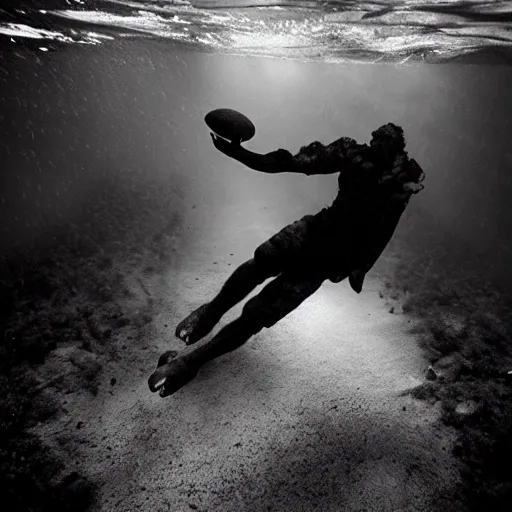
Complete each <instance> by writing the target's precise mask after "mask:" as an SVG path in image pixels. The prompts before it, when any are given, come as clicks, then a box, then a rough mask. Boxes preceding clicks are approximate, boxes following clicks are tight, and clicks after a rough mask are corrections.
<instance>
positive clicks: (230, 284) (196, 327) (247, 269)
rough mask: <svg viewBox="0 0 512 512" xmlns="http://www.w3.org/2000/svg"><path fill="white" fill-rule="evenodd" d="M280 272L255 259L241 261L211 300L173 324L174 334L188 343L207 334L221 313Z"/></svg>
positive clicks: (220, 316)
mask: <svg viewBox="0 0 512 512" xmlns="http://www.w3.org/2000/svg"><path fill="white" fill-rule="evenodd" d="M276 272H277V273H278V272H279V271H278V270H277V271H276V270H275V269H273V268H271V267H268V266H266V265H264V264H261V263H260V262H259V261H258V260H256V259H255V258H252V259H250V260H248V261H246V262H245V263H242V265H240V266H239V267H238V268H237V269H236V270H235V271H234V272H233V273H232V274H231V276H230V277H229V278H228V280H227V281H226V282H225V283H224V285H223V287H222V288H221V290H220V292H219V293H218V294H217V295H216V296H215V298H214V299H213V300H211V301H210V302H207V303H206V304H203V305H202V306H199V308H197V309H196V310H195V311H193V312H192V313H191V314H190V315H189V316H187V318H185V320H183V321H182V322H180V323H179V324H178V327H176V336H177V337H178V338H180V339H181V340H183V341H184V342H185V343H186V344H187V345H191V344H192V343H195V342H197V341H199V340H200V339H201V338H203V337H204V336H206V335H207V334H208V333H209V332H210V331H211V330H212V329H213V328H214V327H215V325H217V323H218V322H219V320H220V319H221V318H222V316H223V315H224V314H225V313H226V312H227V311H229V310H230V309H231V308H232V307H233V306H235V305H236V304H238V303H239V302H240V301H241V300H242V299H244V298H245V297H247V295H249V293H251V292H252V291H253V290H254V288H256V287H257V286H258V285H260V284H262V283H263V282H264V281H265V280H267V279H268V278H269V277H274V276H275V275H277V273H276Z"/></svg>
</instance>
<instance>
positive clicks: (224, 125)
mask: <svg viewBox="0 0 512 512" xmlns="http://www.w3.org/2000/svg"><path fill="white" fill-rule="evenodd" d="M204 121H205V123H206V124H207V125H208V127H209V128H210V129H211V130H212V131H213V132H215V133H216V134H217V135H220V136H221V137H224V138H225V139H228V140H230V141H231V142H233V141H236V142H245V141H246V140H250V139H252V138H253V137H254V134H255V133H256V127H255V126H254V124H253V123H252V121H251V120H250V119H249V118H248V117H247V116H244V115H243V114H241V113H240V112H237V111H236V110H233V109H231V108H218V109H216V110H212V111H211V112H208V114H206V116H205V118H204Z"/></svg>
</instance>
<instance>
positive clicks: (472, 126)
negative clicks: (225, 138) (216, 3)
mask: <svg viewBox="0 0 512 512" xmlns="http://www.w3.org/2000/svg"><path fill="white" fill-rule="evenodd" d="M22 4H23V5H21V7H20V4H16V5H15V7H13V5H14V3H13V2H11V3H10V4H2V5H3V7H2V17H3V19H4V20H5V21H4V22H3V44H2V45H1V47H0V51H1V55H0V58H1V61H0V119H1V120H2V125H3V132H2V135H1V136H0V161H1V162H2V173H1V175H0V185H1V188H0V191H1V193H0V218H1V219H2V223H1V224H0V240H1V252H2V253H5V252H7V251H9V250H10V249H11V248H12V247H14V246H23V245H24V244H28V243H36V244H43V245H44V244H46V245H48V244H51V243H52V240H53V239H54V237H57V236H58V234H59V232H62V231H66V230H68V231H69V230H70V229H71V230H73V229H79V228H80V229H81V228H83V227H84V226H86V227H87V229H88V230H89V232H90V233H93V234H94V235H95V236H96V235H98V236H100V235H101V236H100V238H101V237H103V239H109V240H111V241H114V242H117V243H119V244H123V243H126V240H127V236H128V234H129V233H132V232H133V233H135V232H143V233H149V232H151V230H157V231H158V230H165V229H167V226H174V227H173V229H175V228H176V226H179V227H180V230H181V231H180V234H179V235H176V236H178V238H179V243H181V244H182V245H184V246H190V247H191V248H193V247H196V248H197V247H202V248H203V249H204V250H213V249H209V248H212V247H213V246H214V245H215V236H216V234H219V233H220V232H221V231H222V232H226V233H227V232H229V233H233V234H232V235H230V236H232V237H233V238H234V239H236V233H237V231H236V230H237V229H238V228H237V226H239V224H237V220H236V219H237V216H240V215H242V216H244V218H247V216H249V217H250V218H254V223H253V230H252V232H251V234H250V235H248V236H249V239H248V240H249V243H247V242H246V243H244V244H243V247H241V250H243V251H245V253H244V255H245V256H250V254H251V251H252V250H253V249H254V247H255V246H256V244H258V243H260V242H261V241H263V240H264V239H265V238H266V237H268V236H270V235H271V234H272V233H273V231H275V230H277V229H279V228H281V227H282V226H283V225H284V224H286V223H288V222H290V221H292V220H295V219H296V218H297V217H298V216H300V215H303V214H306V213H313V212H315V211H317V210H318V209H319V208H321V207H323V206H325V205H327V204H330V202H331V201H332V199H333V197H334V194H335V178H333V177H310V178H308V177H298V176H287V175H283V176H274V177H268V176H262V175H259V174H257V173H254V172H250V171H249V172H248V171H246V170H243V169H241V168H240V166H238V164H236V163H235V162H232V161H229V160H227V159H226V158H225V157H224V156H223V155H220V154H218V153H217V152H216V151H215V150H214V149H213V148H212V146H211V141H210V139H209V134H208V130H207V129H206V127H205V125H204V122H203V118H204V115H205V114H206V113H207V112H208V111H209V110H211V109H213V108H218V107H220V106H230V107H231V108H235V109H238V110H241V111H242V112H244V113H245V114H247V115H248V116H249V117H250V118H251V119H252V120H253V121H254V123H255V124H256V127H257V135H256V137H255V138H254V139H253V140H252V141H250V142H249V143H248V147H249V148H250V149H253V150H255V151H260V152H267V151H271V150H274V149H277V148H278V147H283V148H286V149H289V150H291V151H296V150H298V149H299V147H300V146H301V145H304V144H307V143H309V142H311V141H314V140H320V141H323V142H325V143H328V142H330V141H332V140H335V139H336V138H338V137H340V136H350V137H354V138H356V139H358V140H359V141H361V142H363V141H368V139H369V137H370V132H371V131H372V130H374V129H375V128H376V127H377V126H379V125H380V124H383V123H386V122H389V121H392V122H395V123H398V124H400V125H402V126H403V127H404V129H405V133H406V135H407V140H408V148H409V151H410V153H411V155H413V156H414V157H415V158H416V159H417V160H418V161H419V162H420V164H421V165H422V166H423V167H424V169H425V171H426V173H427V177H428V178H427V181H426V185H427V188H426V190H425V191H424V192H422V194H420V195H419V196H417V197H415V198H414V200H413V204H412V205H411V207H410V209H409V212H410V213H411V215H410V217H408V219H409V220H407V219H406V220H404V223H405V224H403V225H408V226H409V228H411V224H407V223H412V222H414V219H415V218H420V217H421V218H422V219H424V221H425V222H427V223H428V226H429V229H432V230H436V229H439V230H443V231H444V232H445V233H448V236H449V237H451V238H453V240H461V241H466V242H468V243H469V244H470V246H471V247H472V248H473V249H475V250H477V251H479V252H480V253H481V254H482V255H483V262H484V263H483V265H484V266H485V272H489V273H494V274H496V275H498V276H500V278H501V279H503V278H507V279H508V278H509V277H510V272H509V262H510V255H511V252H510V251H511V248H512V241H511V236H512V235H510V233H512V213H511V210H512V209H511V208H510V199H509V198H510V196H511V193H512V179H511V172H512V149H511V146H510V134H511V133H512V122H511V119H512V94H510V91H512V67H510V66H508V65H492V66H490V65H484V64H482V63H481V64H480V65H468V64H465V65H463V64H455V63H453V62H452V63H451V64H449V65H443V66H439V65H426V64H425V63H424V62H420V63H418V62H414V61H415V60H417V59H418V58H419V59H420V60H423V61H428V62H431V61H434V62H438V61H442V62H445V61H446V60H447V59H455V60H457V59H460V58H461V57H464V55H466V54H467V55H470V56H471V58H472V59H473V61H474V62H476V61H477V60H478V59H476V54H478V52H483V51H490V52H491V53H480V54H479V55H480V57H481V59H480V60H482V59H483V57H484V56H485V58H486V59H487V57H489V59H490V61H491V62H492V63H493V64H498V62H501V61H502V60H503V58H504V57H506V55H507V52H508V44H509V43H508V40H507V37H508V36H507V35H506V34H508V31H509V30H510V19H509V17H510V14H509V13H510V10H509V5H508V3H503V2H490V3H478V4H477V3H474V2H473V3H471V2H466V3H464V4H455V3H453V2H452V3H450V2H448V3H446V2H445V3H439V2H429V3H428V5H427V4H426V3H419V2H412V3H411V2H407V3H400V4H398V3H397V4H395V6H394V7H393V6H392V8H391V9H387V10H383V4H377V3H357V5H356V4H354V3H350V2H348V3H342V2H329V3H327V4H325V3H324V4H323V5H322V6H321V7H316V8H305V7H302V8H298V7H295V8H293V9H291V8H289V7H281V8H274V9H268V8H266V9H255V8H253V9H230V10H203V9H196V8H194V7H192V6H191V5H189V4H188V3H186V2H185V3H184V2H181V4H180V5H173V4H172V2H168V1H167V2H165V1H160V2H143V3H137V2H117V1H116V2H113V1H108V2H107V1H104V0H102V1H95V2H86V1H84V2H76V1H72V0H63V1H60V0H55V1H52V2H42V1H40V2H38V1H37V0H33V1H31V2H29V3H27V2H24V3H22ZM185 4H186V5H185ZM310 4H311V2H309V5H310ZM386 4H388V3H386ZM434 4H435V5H434ZM301 5H303V6H304V5H305V4H304V3H302V4H301ZM41 9H42V11H43V12H41ZM335 9H337V10H335ZM349 13H352V14H350V15H349ZM363 15H364V16H363ZM356 18H357V19H356ZM347 20H348V21H347ZM421 20H423V21H426V20H428V23H427V24H425V23H423V22H422V23H423V24H420V23H419V22H420V21H421ZM427 25H428V26H427ZM30 27H32V28H30ZM36 27H38V28H36ZM178 27H182V32H179V31H178ZM378 27H380V28H378ZM382 27H386V28H385V30H384V31H382V30H381V29H382ZM429 27H430V28H429ZM433 27H434V28H435V27H437V28H435V29H434V28H433ZM185 28H188V30H185ZM477 32H478V34H479V35H475V34H477ZM185 33H186V34H187V37H184V36H183V34H185ZM484 33H485V34H487V35H484ZM176 34H178V35H176ZM179 34H181V36H180V35H179ZM272 34H274V36H275V37H274V36H272ZM334 34H337V35H336V37H334ZM343 34H344V35H343ZM347 34H349V35H350V37H351V39H350V38H349V39H347V38H346V37H345V36H347ZM364 34H366V35H364ZM372 34H373V35H372ZM393 34H394V35H393ZM400 34H401V35H400ZM447 34H451V35H450V36H449V37H448V36H447ZM500 34H501V35H500ZM356 35H357V37H356ZM292 36H293V37H296V38H299V39H300V40H301V41H302V43H303V44H302V43H301V44H298V43H297V41H295V42H296V43H297V44H295V43H293V44H292V42H290V41H288V42H287V40H286V38H289V37H292ZM273 37H274V38H273ZM347 37H348V36H347ZM446 37H448V39H446V40H445V39H443V38H446ZM279 38H281V39H279ZM283 38H284V39H283ZM475 38H476V39H475ZM349 40H350V41H351V42H350V43H349V42H347V41H349ZM477 40H478V41H479V43H478V45H476V46H475V44H476V43H475V41H477ZM228 41H231V42H230V43H229V44H228ZM237 41H238V43H240V44H238V43H236V42H237ZM243 41H244V42H245V43H244V45H245V46H244V45H242V44H241V42H243ZM251 41H252V42H251ZM258 41H259V43H258V44H256V42H258ZM442 41H445V43H442ZM454 41H462V42H463V43H464V45H466V46H465V47H464V48H465V49H461V48H462V46H460V47H459V46H457V44H458V43H454ZM233 42H235V43H236V44H234V43H233ZM270 42H271V43H272V44H270ZM231 43H233V44H231ZM260 43H261V44H260ZM263 43H265V44H263ZM288 43H289V44H288ZM473 43H475V44H473ZM237 44H238V46H237ZM315 45H316V46H315ZM311 48H316V50H315V51H316V52H317V53H316V54H314V52H313V53H312V52H310V50H311ZM498 49H501V51H502V52H503V53H501V54H500V56H499V58H494V57H496V55H498V54H497V53H496V51H497V50H498ZM199 50H200V51H199ZM434 50H435V51H434ZM438 50H439V51H438ZM466 50H468V51H467V52H466ZM436 52H437V53H436ZM450 52H451V53H450ZM231 54H236V55H231ZM241 54H242V55H241ZM265 55H266V56H272V57H280V56H288V57H290V56H291V57H294V58H293V59H281V58H264V57H263V56H265ZM315 55H316V56H315ZM436 55H437V57H435V56H436ZM467 55H466V56H467ZM308 56H313V57H314V58H312V59H310V58H308ZM490 56H494V57H493V58H492V59H491V58H490ZM298 57H300V58H298ZM354 59H355V60H362V61H366V63H365V64H363V63H359V64H354V63H349V62H346V61H348V60H354ZM333 60H334V61H335V62H329V61H333ZM368 60H370V61H375V60H378V61H383V60H391V61H395V63H394V64H384V63H377V64H372V65H369V64H368V63H367V61H368ZM484 60H485V59H484ZM304 61H306V62H304ZM404 61H405V62H407V64H408V65H400V64H399V63H403V62H404ZM485 62H487V61H485ZM331 178H332V179H331ZM197 226H200V230H199V232H201V233H202V235H201V239H191V238H190V237H189V236H188V235H187V231H188V230H189V228H191V227H194V228H197ZM412 228H413V229H414V225H412ZM418 229H424V226H419V225H418ZM137 236H138V235H137ZM136 240H137V238H136ZM132 242H133V240H132ZM138 243H142V242H140V241H139V242H138ZM217 250H219V251H220V252H222V248H217Z"/></svg>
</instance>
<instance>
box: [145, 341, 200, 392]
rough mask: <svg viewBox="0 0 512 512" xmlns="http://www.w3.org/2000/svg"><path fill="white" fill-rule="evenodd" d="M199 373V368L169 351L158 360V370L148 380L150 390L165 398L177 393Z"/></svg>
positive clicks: (173, 351) (174, 352)
mask: <svg viewBox="0 0 512 512" xmlns="http://www.w3.org/2000/svg"><path fill="white" fill-rule="evenodd" d="M198 372H199V367H196V366H191V365H189V364H186V363H185V362H184V361H183V359H182V358H180V357H179V356H178V352H176V351H175V350H169V351H168V352H165V353H164V354H162V355H161V356H160V358H159V359H158V365H157V369H156V370H155V371H154V372H153V373H152V374H151V376H150V377H149V380H148V385H149V389H150V390H151V392H152V393H155V392H156V391H158V392H159V395H160V396H161V397H162V398H163V397H166V396H169V395H172V394H174V393H176V391H178V390H179V389H181V388H182V387H183V386H185V384H188V383H189V382H190V381H191V380H192V379H193V378H194V377H195V376H196V375H197V374H198Z"/></svg>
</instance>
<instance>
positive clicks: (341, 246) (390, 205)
mask: <svg viewBox="0 0 512 512" xmlns="http://www.w3.org/2000/svg"><path fill="white" fill-rule="evenodd" d="M269 156H270V157H271V158H273V159H274V160H275V161H276V162H277V164H278V165H282V166H283V168H284V169H287V170H288V169H289V170H290V171H292V172H300V173H304V174H306V175H313V174H332V173H333V172H339V174H338V187H339V190H338V195H337V197H336V198H335V200H334V202H333V203H332V205H331V206H330V207H328V208H324V209H323V210H322V211H320V212H319V213H317V214H316V215H307V216H305V217H303V218H302V219H300V220H299V221H296V222H294V223H292V224H290V225H289V226H286V227H285V228H283V229H282V230H281V231H279V232H278V233H277V234H276V235H274V236H273V237H271V238H270V239H269V240H268V241H267V242H265V243H264V244H262V245H261V246H260V247H259V248H258V249H257V251H256V254H255V256H256V257H258V256H259V259H260V260H261V259H262V258H265V262H266V264H268V265H273V266H275V268H276V269H277V268H281V269H285V268H288V267H290V266H294V267H301V268H303V269H305V268H309V269H315V268H317V269H322V271H323V272H324V273H325V276H326V278H327V279H329V280H331V281H332V282H339V281H341V280H342V279H345V278H346V277H347V276H348V275H349V274H350V273H351V272H357V273H358V275H359V276H361V277H360V278H358V281H360V282H359V284H355V280H354V279H352V280H351V285H352V287H353V288H354V290H355V291H357V292H358V293H359V292H360V291H361V288H362V282H363V280H364V276H365V274H366V273H367V272H368V271H369V270H370V269H371V268H372V267H373V265H374V264H375V262H376V261H377V259H378V258H379V256H380V255H381V254H382V252H383V251H384V249H385V247H386V246H387V244H388V242H389V241H390V239H391V237H392V236H393V233H394V231H395V229H396V227H397V224H398V222H399V220H400V217H401V215H402V213H403V211H404V210H405V208H406V206H407V204H408V201H409V198H410V195H411V194H407V193H405V194H404V192H403V189H401V188H399V185H400V182H398V181H396V180H389V181H387V182H384V183H383V182H382V179H381V178H382V177H383V176H385V175H386V174H388V175H389V174H391V172H392V168H393V166H395V167H396V166H397V163H396V162H398V163H399V165H400V166H401V168H403V169H404V172H406V171H407V169H408V167H410V166H411V165H414V164H415V162H414V161H413V160H410V159H409V158H408V157H407V153H406V152H405V151H401V152H400V153H399V154H397V155H395V156H394V158H393V161H392V162H389V161H388V162H383V161H382V160H380V159H379V155H378V154H377V153H376V152H374V151H373V149H372V148H371V147H369V146H368V145H366V144H363V145H361V144H357V142H356V141H354V140H353V139H349V138H347V137H344V138H341V139H338V140H336V141H334V142H333V143H331V144H329V145H327V146H324V145H323V144H321V143H320V142H313V143H312V144H310V145H308V146H304V147H302V148H301V150H300V151H299V152H298V153H297V154H296V155H295V156H293V155H292V154H291V153H290V152H289V151H286V150H283V149H279V150H277V151H275V152H273V153H270V154H269ZM416 165H417V164H416ZM333 169H334V171H333ZM399 170H400V169H399ZM393 172H395V174H396V170H394V169H393ZM276 275H277V274H276Z"/></svg>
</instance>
